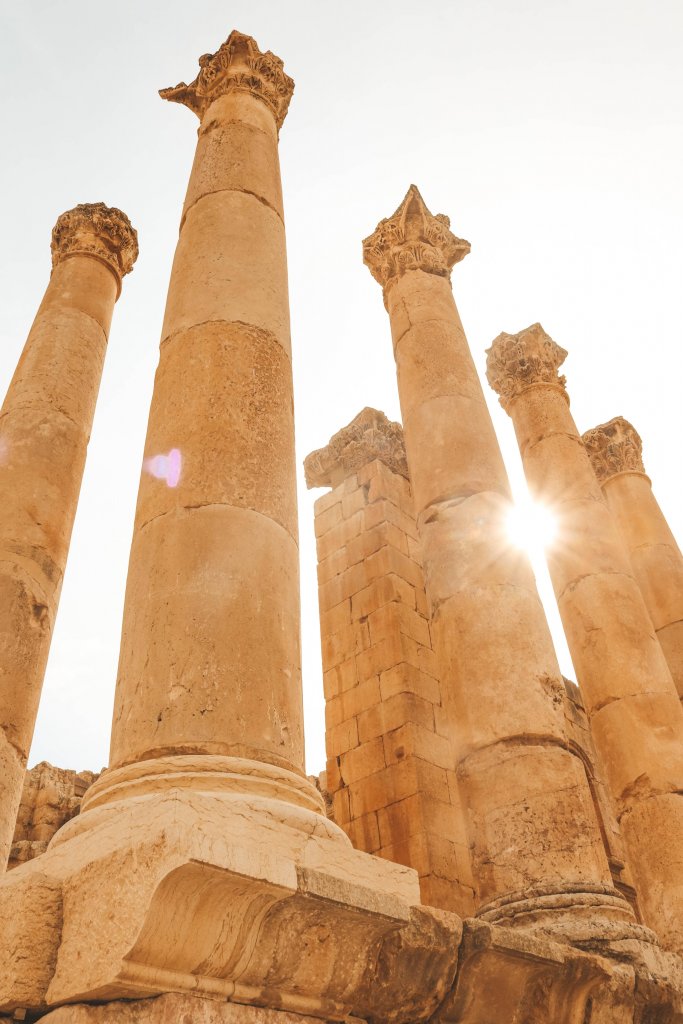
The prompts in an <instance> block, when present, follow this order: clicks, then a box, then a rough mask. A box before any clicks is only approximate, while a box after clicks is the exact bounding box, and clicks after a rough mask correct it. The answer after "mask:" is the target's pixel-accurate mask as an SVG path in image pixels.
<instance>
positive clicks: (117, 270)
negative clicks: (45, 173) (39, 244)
mask: <svg viewBox="0 0 683 1024" xmlns="http://www.w3.org/2000/svg"><path fill="white" fill-rule="evenodd" d="M50 248H51V249H52V267H53V269H54V267H56V266H57V264H58V263H59V262H60V261H61V260H63V259H66V258H67V257H68V256H91V257H92V258H93V259H96V260H99V261H100V263H104V264H105V266H107V267H109V269H110V270H111V271H113V273H114V275H115V276H116V280H117V282H118V292H119V294H120V292H121V279H122V278H123V277H125V275H126V274H130V272H131V270H132V269H133V264H134V263H135V261H136V259H137V258H138V252H139V249H138V234H137V231H136V230H135V228H134V227H133V225H132V224H131V222H130V221H129V220H128V217H126V215H125V213H123V211H122V210H118V209H117V208H116V207H115V206H105V205H104V203H79V205H78V206H75V207H74V208H73V210H67V211H66V213H63V214H62V215H61V217H59V218H58V219H57V223H56V224H55V226H54V228H53V229H52V242H51V245H50Z"/></svg>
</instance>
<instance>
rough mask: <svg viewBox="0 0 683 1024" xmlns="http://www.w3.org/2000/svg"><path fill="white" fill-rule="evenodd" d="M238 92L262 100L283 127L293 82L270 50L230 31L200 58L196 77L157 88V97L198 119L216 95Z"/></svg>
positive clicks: (241, 34) (239, 33)
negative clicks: (187, 81) (216, 45)
mask: <svg viewBox="0 0 683 1024" xmlns="http://www.w3.org/2000/svg"><path fill="white" fill-rule="evenodd" d="M240 91H241V92H248V93H251V95H252V96H256V97H257V99H260V100H263V102H264V103H265V104H266V106H267V107H268V108H269V109H270V110H271V111H272V112H273V115H274V116H275V121H276V123H277V126H278V129H280V128H281V127H282V124H283V122H284V119H285V117H286V116H287V110H288V109H289V101H290V100H291V98H292V93H293V92H294V82H293V80H292V79H291V78H290V77H289V75H286V74H285V71H284V64H283V62H282V60H281V59H280V58H279V57H276V56H275V54H274V53H271V52H270V50H267V51H266V52H265V53H262V52H261V51H260V50H259V48H258V43H257V42H256V40H255V39H252V37H251V36H245V35H244V34H243V33H242V32H238V31H237V30H236V29H233V31H232V32H231V33H230V35H229V36H228V38H227V39H226V41H225V42H224V43H223V45H222V46H221V47H220V49H219V50H217V51H216V53H205V54H203V55H202V56H201V57H200V58H199V74H198V75H197V77H196V78H195V80H194V82H190V84H189V85H187V84H186V83H185V82H179V83H178V85H176V86H174V87H172V88H169V89H160V90H159V95H160V96H161V98H162V99H163V100H170V101H171V102H172V103H183V104H184V105H185V106H186V107H189V108H190V110H193V111H194V112H195V114H196V115H197V117H198V118H199V119H200V120H201V119H202V118H203V117H204V114H205V113H206V111H207V110H208V108H209V106H210V105H211V104H212V103H213V101H214V100H217V99H218V97H219V96H224V95H225V94H226V93H228V92H240Z"/></svg>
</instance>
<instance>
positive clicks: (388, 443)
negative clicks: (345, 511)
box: [304, 408, 408, 487]
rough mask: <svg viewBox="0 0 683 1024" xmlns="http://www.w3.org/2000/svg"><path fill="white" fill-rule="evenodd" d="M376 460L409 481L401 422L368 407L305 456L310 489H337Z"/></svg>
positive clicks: (307, 480) (305, 467) (307, 482)
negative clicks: (320, 446)
mask: <svg viewBox="0 0 683 1024" xmlns="http://www.w3.org/2000/svg"><path fill="white" fill-rule="evenodd" d="M375 459H379V461H380V462H382V463H383V464H384V465H385V466H387V467H388V468H389V469H390V470H391V471H392V472H393V473H398V475H399V476H402V477H405V478H406V479H408V463H407V462H406V449H405V444H404V442H403V429H402V427H401V425H400V423H392V422H391V420H389V419H387V417H386V416H385V415H384V413H383V412H380V411H379V410H378V409H370V408H366V409H363V410H362V411H361V412H359V413H358V415H357V416H355V417H354V419H352V420H351V422H350V423H349V424H347V426H345V427H342V429H341V430H339V431H338V432H337V433H336V434H335V435H334V437H332V438H331V439H330V442H329V444H327V445H325V447H324V448H319V449H318V450H317V451H315V452H311V454H310V455H307V456H306V459H305V461H304V472H305V473H306V484H307V485H308V487H337V485H338V484H341V483H343V482H344V480H346V479H347V477H350V476H351V475H352V474H353V473H355V472H356V471H357V470H359V469H363V467H364V466H367V465H368V464H369V463H370V462H374V460H375Z"/></svg>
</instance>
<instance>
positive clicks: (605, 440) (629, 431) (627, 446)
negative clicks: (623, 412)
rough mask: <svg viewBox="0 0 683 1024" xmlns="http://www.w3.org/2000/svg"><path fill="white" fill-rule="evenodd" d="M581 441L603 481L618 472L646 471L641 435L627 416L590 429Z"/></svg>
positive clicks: (595, 470) (600, 479)
mask: <svg viewBox="0 0 683 1024" xmlns="http://www.w3.org/2000/svg"><path fill="white" fill-rule="evenodd" d="M581 440H582V441H583V443H584V447H585V448H586V451H587V452H588V455H589V456H590V460H591V465H592V466H593V470H594V472H595V475H596V476H597V478H598V480H599V481H600V483H601V484H604V483H605V481H606V480H609V478H610V477H611V476H616V474H617V473H645V467H644V466H643V442H642V441H641V439H640V434H639V433H638V431H637V430H636V429H635V427H633V426H632V425H631V424H630V423H629V421H628V420H625V419H624V417H623V416H615V417H614V419H613V420H610V421H609V423H601V424H600V425H599V426H598V427H593V429H592V430H587V431H586V433H585V434H584V435H583V436H582V438H581Z"/></svg>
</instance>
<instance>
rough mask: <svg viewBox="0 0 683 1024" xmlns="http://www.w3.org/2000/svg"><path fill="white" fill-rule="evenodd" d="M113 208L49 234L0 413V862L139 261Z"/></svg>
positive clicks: (92, 206)
mask: <svg viewBox="0 0 683 1024" xmlns="http://www.w3.org/2000/svg"><path fill="white" fill-rule="evenodd" d="M137 254H138V246H137V236H136V233H135V231H134V230H133V228H132V227H131V225H130V221H129V220H128V218H127V217H126V215H125V214H124V213H121V211H120V210H116V209H110V208H109V207H107V206H105V205H104V204H103V203H85V204H82V205H80V206H77V207H75V209H73V210H69V211H68V212H67V213H63V214H62V216H61V217H60V218H59V219H58V221H57V223H56V225H55V228H54V230H53V232H52V275H51V277H50V282H49V284H48V286H47V290H46V292H45V296H44V298H43V301H42V303H41V305H40V308H39V309H38V313H37V314H36V318H35V320H34V321H33V326H32V327H31V331H30V333H29V336H28V339H27V341H26V345H25V346H24V351H23V353H22V356H21V359H20V360H19V364H18V366H17V369H16V372H15V374H14V377H13V378H12V382H11V384H10V386H9V390H8V392H7V395H6V397H5V401H4V403H3V406H2V410H0V493H1V494H2V500H1V501H0V871H2V870H4V868H5V866H6V864H7V857H8V854H9V847H10V843H11V841H12V835H13V833H14V825H15V822H16V817H17V810H18V808H19V802H20V799H21V791H22V786H23V782H24V771H25V769H26V762H27V759H28V754H29V748H30V746H31V740H32V738H33V729H34V726H35V721H36V715H37V713H38V704H39V701H40V693H41V690H42V686H43V677H44V675H45V666H46V663H47V656H48V652H49V649H50V642H51V639H52V631H53V628H54V623H55V617H56V615H57V606H58V604H59V594H60V590H61V585H62V577H63V575H64V568H65V565H66V559H67V554H68V551H69V542H70V540H71V530H72V527H73V522H74V516H75V514H76V505H77V504H78V495H79V492H80V489H81V478H82V476H83V467H84V465H85V456H86V451H87V447H88V440H89V438H90V430H91V427H92V421H93V415H94V412H95V403H96V400H97V392H98V390H99V386H100V378H101V376H102V366H103V363H104V356H105V352H106V348H107V339H108V335H109V327H110V324H111V318H112V312H113V309H114V303H115V301H116V299H117V298H118V296H119V294H120V292H121V280H122V278H123V276H124V275H125V274H127V273H129V272H130V271H131V270H132V268H133V264H134V262H135V260H136V258H137Z"/></svg>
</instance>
